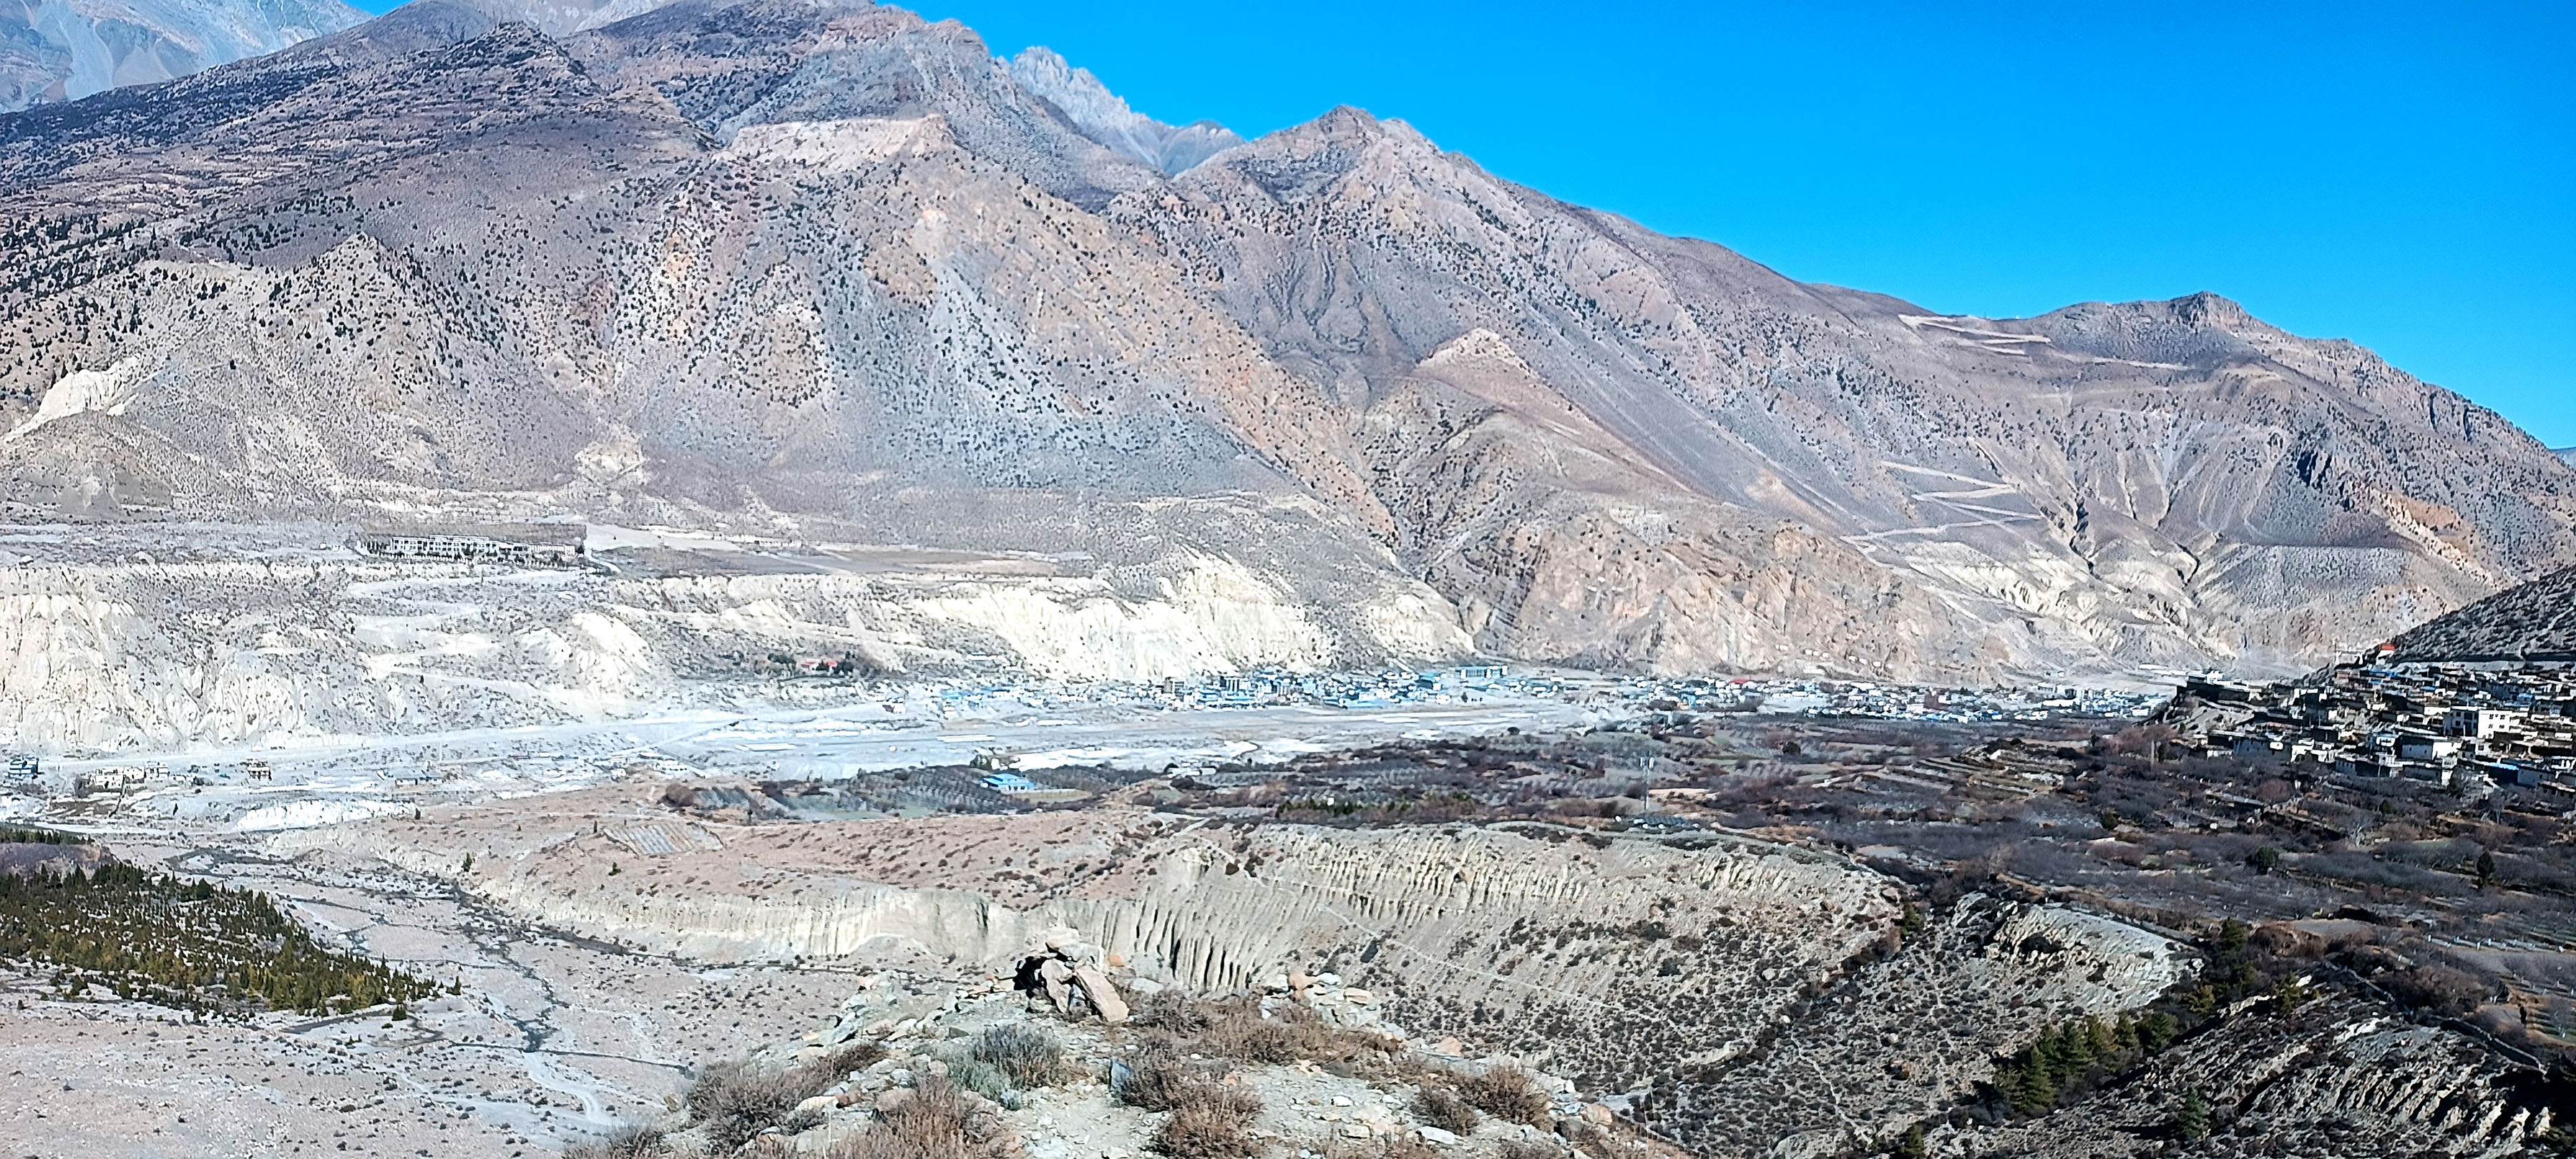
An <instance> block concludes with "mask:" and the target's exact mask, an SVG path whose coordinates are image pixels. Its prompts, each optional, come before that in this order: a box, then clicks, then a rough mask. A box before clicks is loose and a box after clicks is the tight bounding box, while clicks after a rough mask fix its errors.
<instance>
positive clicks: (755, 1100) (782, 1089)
mask: <svg viewBox="0 0 2576 1159" xmlns="http://www.w3.org/2000/svg"><path fill="white" fill-rule="evenodd" d="M827 1061H828V1060H827ZM838 1081H840V1072H839V1071H835V1070H831V1069H828V1068H827V1067H825V1066H820V1065H807V1066H798V1067H776V1066H765V1065H762V1064H759V1063H754V1062H749V1061H742V1060H737V1061H733V1062H720V1063H717V1064H715V1065H714V1066H711V1067H708V1068H707V1070H706V1073H705V1074H703V1075H700V1076H698V1081H697V1082H696V1083H694V1084H691V1085H690V1087H689V1098H688V1107H689V1118H690V1119H691V1120H692V1121H694V1122H697V1123H701V1124H704V1125H705V1126H706V1134H707V1142H708V1145H709V1146H710V1148H711V1149H712V1150H714V1152H715V1153H716V1154H719V1155H728V1154H731V1153H733V1151H735V1150H736V1149H737V1148H740V1147H741V1146H742V1145H743V1144H744V1143H747V1142H750V1141H751V1139H752V1137H753V1136H755V1135H758V1134H760V1133H761V1132H762V1131H765V1130H767V1129H769V1128H771V1127H776V1126H780V1125H783V1124H785V1123H786V1121H787V1119H788V1116H790V1115H792V1114H794V1113H795V1111H796V1104H798V1103H801V1102H804V1101H805V1100H806V1099H809V1098H812V1097H814V1096H815V1095H819V1094H821V1093H823V1089H824V1088H825V1087H829V1086H831V1085H832V1084H833V1083H835V1082H838Z"/></svg>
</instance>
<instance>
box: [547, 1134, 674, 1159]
mask: <svg viewBox="0 0 2576 1159" xmlns="http://www.w3.org/2000/svg"><path fill="white" fill-rule="evenodd" d="M670 1153H671V1149H670V1148H669V1147H666V1146H664V1145H663V1144H662V1133H661V1132H660V1131H656V1130H654V1129H653V1128H651V1127H624V1128H620V1129H618V1130H616V1131H614V1132H611V1133H610V1134H609V1136H608V1137H607V1138H605V1139H599V1140H595V1141H592V1142H588V1143H575V1144H573V1145H572V1146H570V1147H567V1148H565V1149H564V1159H664V1157H665V1156H668V1155H670Z"/></svg>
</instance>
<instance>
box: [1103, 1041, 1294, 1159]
mask: <svg viewBox="0 0 2576 1159" xmlns="http://www.w3.org/2000/svg"><path fill="white" fill-rule="evenodd" d="M1120 1097H1121V1098H1123V1099H1125V1100H1126V1101H1127V1102H1128V1103H1129V1104H1130V1105H1132V1106H1139V1107H1146V1108H1147V1109H1149V1110H1168V1111H1170V1112H1171V1114H1170V1115H1169V1116H1168V1117H1166V1118H1165V1119H1164V1120H1163V1121H1162V1123H1161V1125H1159V1126H1157V1127H1155V1128H1154V1137H1153V1139H1152V1140H1151V1142H1150V1143H1149V1144H1148V1146H1150V1147H1151V1148H1152V1149H1153V1150H1154V1151H1156V1152H1158V1153H1160V1154H1163V1155H1166V1156H1170V1157H1171V1159H1242V1157H1243V1156H1247V1155H1250V1154H1252V1153H1253V1151H1254V1149H1255V1147H1254V1140H1253V1138H1252V1121H1253V1120H1254V1119H1255V1118H1258V1117H1260V1115H1261V1096H1259V1095H1256V1094H1254V1093H1252V1092H1251V1091H1249V1090H1246V1089H1244V1088H1242V1087H1237V1086H1228V1085H1226V1084H1224V1083H1219V1082H1210V1081H1208V1080H1207V1079H1205V1078H1200V1077H1197V1076H1194V1075H1192V1074H1190V1073H1189V1071H1188V1070H1187V1068H1185V1067H1184V1066H1183V1065H1182V1064H1181V1063H1180V1061H1179V1060H1177V1059H1174V1058H1172V1057H1171V1056H1169V1055H1167V1054H1166V1055H1160V1056H1157V1055H1153V1054H1148V1055H1147V1056H1146V1057H1145V1058H1144V1059H1143V1060H1141V1062H1140V1065H1139V1066H1138V1067H1137V1068H1136V1072H1135V1074H1134V1076H1133V1077H1131V1078H1130V1079H1129V1080H1128V1083H1127V1087H1126V1089H1125V1090H1124V1091H1122V1092H1121V1094H1120Z"/></svg>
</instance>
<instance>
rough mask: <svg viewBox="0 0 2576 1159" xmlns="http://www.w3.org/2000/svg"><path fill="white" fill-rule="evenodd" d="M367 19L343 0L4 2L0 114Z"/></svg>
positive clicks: (0, 10) (183, 71)
mask: <svg viewBox="0 0 2576 1159" xmlns="http://www.w3.org/2000/svg"><path fill="white" fill-rule="evenodd" d="M365 19H367V14H366V13H364V12H360V11H358V10H357V9H355V8H352V7H350V6H348V5H347V4H343V3H341V2H340V0H10V3H8V4H5V5H0V112H8V111H11V110H15V109H23V108H26V107H27V106H29V105H33V104H38V103H41V102H46V101H63V100H78V99H80V98H82V97H85V96H89V95H90V94H92V93H98V92H104V91H106V90H108V89H112V88H117V87H119V86H123V85H134V84H151V83H154V82H157V81H165V80H169V79H172V78H174V77H181V76H186V75H188V74H190V73H193V72H196V71H198V70H199V69H204V68H209V67H212V66H214V65H218V64H224V63H227V62H230V61H235V60H240V59H242V58H244V57H249V56H258V55H261V54H263V53H270V52H275V51H277V50H278V49H281V48H284V47H286V46H287V45H290V44H294V43H295V42H297V41H300V40H307V39H310V38H312V37H315V36H320V35H322V34H324V33H327V32H336V31H338V30H340V29H343V28H347V27H349V26H350V25H353V24H356V23H359V22H360V21H363V20H365Z"/></svg>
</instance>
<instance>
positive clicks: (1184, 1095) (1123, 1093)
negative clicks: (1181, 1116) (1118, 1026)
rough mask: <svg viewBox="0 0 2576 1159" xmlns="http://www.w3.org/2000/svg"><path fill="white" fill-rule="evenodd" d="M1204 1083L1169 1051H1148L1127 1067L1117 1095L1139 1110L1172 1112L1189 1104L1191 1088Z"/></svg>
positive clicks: (1119, 1098)
mask: <svg viewBox="0 0 2576 1159" xmlns="http://www.w3.org/2000/svg"><path fill="white" fill-rule="evenodd" d="M1205 1081H1206V1080H1204V1079H1201V1078H1199V1077H1198V1076H1196V1075H1193V1074H1191V1073H1190V1068H1189V1067H1188V1065H1187V1064H1185V1063H1183V1062H1182V1061H1181V1060H1180V1058H1179V1057H1178V1056H1175V1055H1174V1054H1172V1052H1170V1051H1168V1050H1148V1051H1146V1052H1145V1053H1144V1055H1143V1056H1142V1057H1140V1058H1138V1059H1137V1060H1136V1065H1134V1066H1132V1067H1129V1068H1128V1070H1127V1081H1126V1082H1125V1083H1123V1084H1120V1086H1119V1087H1118V1090H1117V1092H1116V1093H1117V1095H1118V1101H1119V1102H1122V1103H1125V1104H1127V1105H1128V1106H1131V1107H1135V1108H1137V1109H1139V1110H1146V1111H1171V1110H1177V1109H1179V1107H1180V1106H1181V1104H1182V1103H1183V1102H1186V1101H1188V1098H1189V1091H1190V1088H1191V1087H1192V1086H1194V1085H1198V1084H1201V1083H1204V1082H1205Z"/></svg>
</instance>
